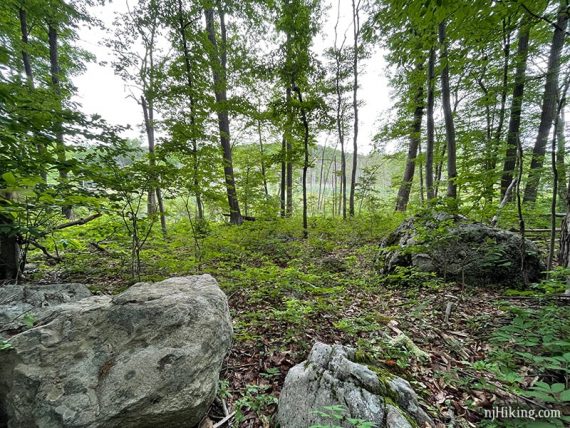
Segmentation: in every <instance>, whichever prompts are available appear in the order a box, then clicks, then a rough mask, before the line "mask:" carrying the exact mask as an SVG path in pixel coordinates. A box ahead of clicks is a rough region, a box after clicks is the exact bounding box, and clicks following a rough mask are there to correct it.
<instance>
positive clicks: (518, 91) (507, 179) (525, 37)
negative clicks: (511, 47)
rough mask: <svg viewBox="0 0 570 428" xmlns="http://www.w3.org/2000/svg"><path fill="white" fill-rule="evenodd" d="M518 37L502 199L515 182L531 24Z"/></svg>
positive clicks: (526, 21) (523, 25)
mask: <svg viewBox="0 0 570 428" xmlns="http://www.w3.org/2000/svg"><path fill="white" fill-rule="evenodd" d="M523 19H524V21H523V22H522V24H521V27H520V29H519V35H518V47H517V55H516V71H515V81H514V87H513V97H512V101H511V112H510V118H509V128H508V131H507V151H506V154H505V162H504V164H503V174H502V177H501V198H504V197H505V194H506V192H507V189H508V188H509V187H510V185H511V182H512V181H513V173H514V169H515V163H516V158H517V147H518V141H519V138H520V127H521V112H522V103H523V95H524V87H525V81H526V66H527V60H528V42H529V37H530V22H529V21H528V20H527V19H526V18H523Z"/></svg>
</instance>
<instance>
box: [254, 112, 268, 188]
mask: <svg viewBox="0 0 570 428" xmlns="http://www.w3.org/2000/svg"><path fill="white" fill-rule="evenodd" d="M257 135H258V136H259V156H260V158H261V178H262V180H263V191H264V193H265V198H266V199H267V198H269V189H268V187H267V174H266V171H265V153H264V150H263V136H262V135H261V119H259V118H258V119H257Z"/></svg>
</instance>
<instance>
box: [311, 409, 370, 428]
mask: <svg viewBox="0 0 570 428" xmlns="http://www.w3.org/2000/svg"><path fill="white" fill-rule="evenodd" d="M314 413H315V414H316V415H318V416H320V417H321V418H323V419H329V420H330V421H331V423H340V422H347V423H349V424H350V426H352V427H355V428H373V427H374V426H375V425H374V423H372V422H367V421H365V420H363V419H356V418H350V417H348V416H347V414H348V410H347V409H346V407H344V406H338V405H337V406H324V407H323V408H322V410H315V411H314ZM331 427H332V428H340V426H339V425H331V424H328V425H321V424H317V425H311V427H310V428H331Z"/></svg>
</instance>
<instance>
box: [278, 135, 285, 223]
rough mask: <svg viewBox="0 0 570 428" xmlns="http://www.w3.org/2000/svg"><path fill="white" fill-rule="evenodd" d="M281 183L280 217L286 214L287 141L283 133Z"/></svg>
mask: <svg viewBox="0 0 570 428" xmlns="http://www.w3.org/2000/svg"><path fill="white" fill-rule="evenodd" d="M281 158H282V159H281V183H280V186H279V201H280V203H281V217H285V216H286V214H287V213H286V208H285V203H286V199H287V197H286V196H287V193H286V192H287V190H286V189H287V177H286V176H287V142H286V141H285V135H283V138H282V139H281Z"/></svg>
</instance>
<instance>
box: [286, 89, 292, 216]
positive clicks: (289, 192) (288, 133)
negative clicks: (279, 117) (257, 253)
mask: <svg viewBox="0 0 570 428" xmlns="http://www.w3.org/2000/svg"><path fill="white" fill-rule="evenodd" d="M286 101H287V106H288V110H290V109H291V88H290V87H287V91H286ZM288 114H289V115H290V113H288ZM287 121H288V123H287V129H286V130H285V143H286V149H287V152H286V153H287V157H286V159H287V182H286V187H287V207H286V215H287V217H291V216H292V215H293V145H292V143H291V131H290V129H289V127H290V126H291V119H290V118H288V119H287Z"/></svg>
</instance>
